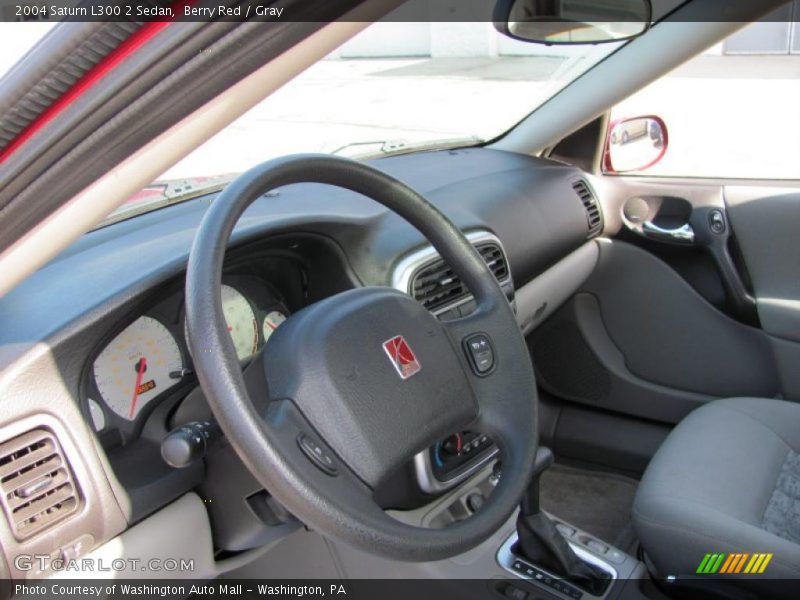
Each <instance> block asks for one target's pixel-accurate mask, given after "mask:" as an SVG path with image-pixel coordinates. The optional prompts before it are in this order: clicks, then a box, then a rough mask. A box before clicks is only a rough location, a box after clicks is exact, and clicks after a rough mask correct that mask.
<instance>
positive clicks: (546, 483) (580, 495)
mask: <svg viewBox="0 0 800 600" xmlns="http://www.w3.org/2000/svg"><path fill="white" fill-rule="evenodd" d="M636 486H637V482H636V480H634V479H629V478H627V477H623V476H621V475H615V474H613V473H602V472H598V471H589V470H586V469H577V468H574V467H567V466H562V465H554V466H553V467H551V468H550V469H548V470H547V471H545V473H544V474H543V475H542V479H541V491H540V494H541V505H542V508H543V509H544V510H546V511H547V512H549V513H550V514H552V515H554V516H555V517H557V518H559V519H561V520H563V521H565V522H567V523H569V524H571V525H574V526H575V527H578V528H580V529H583V530H584V531H586V532H588V533H591V534H592V535H594V536H597V537H598V538H600V539H601V540H603V541H604V542H607V543H609V544H612V545H614V546H616V547H617V548H619V549H621V550H623V551H631V550H632V549H633V547H634V546H635V545H636V540H635V534H634V531H633V525H632V523H631V508H632V506H633V496H634V494H635V493H636Z"/></svg>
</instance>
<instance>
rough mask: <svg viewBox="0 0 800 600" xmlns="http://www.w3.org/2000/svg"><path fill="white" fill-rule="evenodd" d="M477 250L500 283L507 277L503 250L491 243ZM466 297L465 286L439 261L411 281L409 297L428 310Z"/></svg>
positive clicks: (481, 245)
mask: <svg viewBox="0 0 800 600" xmlns="http://www.w3.org/2000/svg"><path fill="white" fill-rule="evenodd" d="M476 249H477V250H478V252H479V253H480V255H481V256H482V257H483V260H484V261H486V264H487V265H488V267H489V269H490V270H491V271H492V273H493V274H494V276H495V277H496V278H497V280H498V281H499V282H503V281H505V280H506V279H508V277H509V270H508V263H507V261H506V257H505V254H503V250H502V249H501V248H500V246H498V245H497V244H494V243H491V242H489V243H482V244H478V245H477V246H476ZM467 294H468V292H467V289H466V287H465V286H464V284H462V283H461V280H460V279H459V278H458V276H457V275H456V274H455V273H454V272H453V270H452V269H451V268H450V267H449V266H448V265H447V264H445V262H444V261H443V260H442V259H438V260H435V261H434V262H432V263H430V264H429V265H427V266H425V267H423V268H422V269H420V270H419V271H417V273H416V274H415V275H414V277H413V278H412V279H411V295H412V296H413V297H414V299H415V300H418V301H419V302H421V303H422V305H423V306H424V307H425V308H427V309H428V310H436V309H438V308H441V307H443V306H446V305H448V304H452V303H453V302H456V301H458V300H460V299H462V298H464V297H465V296H466V295H467Z"/></svg>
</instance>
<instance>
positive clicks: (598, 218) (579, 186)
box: [572, 179, 603, 238]
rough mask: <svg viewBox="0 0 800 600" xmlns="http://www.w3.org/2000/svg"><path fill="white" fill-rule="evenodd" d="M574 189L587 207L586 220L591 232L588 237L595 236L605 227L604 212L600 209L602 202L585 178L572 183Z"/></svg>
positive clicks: (584, 206) (585, 207)
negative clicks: (599, 201) (598, 200)
mask: <svg viewBox="0 0 800 600" xmlns="http://www.w3.org/2000/svg"><path fill="white" fill-rule="evenodd" d="M572 189H574V190H575V193H576V194H578V198H580V199H581V202H582V203H583V208H584V209H586V221H587V223H588V225H589V233H588V235H587V236H586V237H589V238H591V237H594V236H596V235H597V234H598V233H600V232H601V231H602V229H603V213H602V212H601V211H600V204H599V203H598V202H597V198H596V197H595V195H594V192H592V188H590V187H589V184H588V183H586V182H585V181H584V180H583V179H580V180H578V181H576V182H575V183H573V184H572Z"/></svg>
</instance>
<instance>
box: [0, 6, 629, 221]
mask: <svg viewBox="0 0 800 600" xmlns="http://www.w3.org/2000/svg"><path fill="white" fill-rule="evenodd" d="M36 31H37V32H38V31H39V30H36ZM3 45H4V46H5V44H3ZM619 46H620V43H610V44H601V45H585V46H584V45H578V46H545V45H540V44H530V43H525V42H521V41H517V40H513V39H510V38H507V37H505V36H502V35H500V34H499V33H497V32H496V31H495V29H494V27H493V25H492V23H396V22H386V23H375V24H373V25H371V26H369V27H367V28H366V29H365V30H364V31H362V32H361V33H360V34H359V35H357V36H356V37H354V38H353V39H351V40H349V41H348V42H347V43H345V44H344V45H343V46H342V47H340V48H339V49H338V50H337V51H335V52H334V53H333V54H331V55H330V56H328V57H327V58H326V59H325V60H322V61H320V62H318V63H317V64H315V65H313V66H312V67H311V68H309V69H308V70H307V71H305V72H304V73H302V74H300V75H299V76H298V77H296V78H295V79H294V80H292V81H291V82H289V83H288V84H287V85H285V86H284V87H283V88H281V89H280V90H278V91H277V92H275V93H274V94H272V95H271V96H270V97H268V98H266V99H265V100H264V101H262V102H261V103H260V104H258V105H257V106H255V107H254V108H253V109H252V110H250V111H249V112H247V113H246V114H245V115H243V116H242V117H240V118H239V119H238V120H237V121H235V122H234V123H232V124H231V125H230V126H228V127H227V128H226V129H225V130H223V131H222V132H220V133H219V134H218V135H216V136H215V137H214V138H212V139H211V140H209V141H208V142H206V143H205V144H203V145H202V146H200V147H199V148H198V149H197V150H195V151H194V152H193V153H192V154H190V155H189V156H187V157H186V158H185V159H183V160H182V161H180V162H179V163H178V164H176V165H175V166H174V167H172V168H171V169H169V170H168V171H167V172H166V173H164V174H163V175H162V176H161V177H160V178H159V180H158V181H157V182H154V183H153V185H152V186H150V187H148V188H147V189H145V190H143V191H142V192H140V193H139V194H137V195H136V196H134V197H133V198H132V199H130V200H129V201H128V202H126V203H125V204H123V205H122V206H121V207H120V208H119V209H117V210H116V211H115V212H114V213H112V214H111V215H109V217H108V218H107V219H106V220H105V221H104V222H103V223H102V224H101V226H102V225H105V224H107V223H109V222H113V221H118V220H121V219H124V218H128V217H130V216H133V215H136V214H139V213H141V212H146V211H149V210H153V209H156V208H159V207H161V206H164V205H166V204H170V203H173V202H176V201H180V200H183V199H187V198H190V197H194V196H196V195H198V194H200V193H203V192H204V191H208V190H213V189H219V188H221V187H222V186H223V185H224V183H225V182H226V181H228V180H230V179H231V178H232V177H233V176H234V175H235V174H237V173H240V172H242V171H244V170H246V169H248V168H250V167H252V166H253V165H255V164H258V163H260V162H263V161H264V160H268V159H270V158H274V157H277V156H282V155H286V154H292V153H296V152H323V153H335V154H339V155H345V156H351V157H361V156H370V155H373V156H374V155H386V154H391V153H396V152H403V151H409V150H413V149H418V148H429V147H433V148H436V147H454V146H468V145H475V144H478V143H481V142H484V141H487V140H491V139H494V138H496V137H498V136H500V135H502V134H503V133H504V132H505V131H507V130H508V129H510V128H511V127H513V126H514V125H515V124H516V123H518V122H519V121H520V120H521V119H522V118H524V117H525V116H526V115H527V114H529V113H530V112H531V111H533V110H535V109H536V108H537V107H539V106H540V105H541V104H543V103H544V102H545V101H547V100H548V99H549V98H551V97H552V96H553V95H555V94H556V93H558V92H559V91H560V90H561V89H562V88H563V87H564V86H566V85H568V84H569V83H570V82H572V81H573V80H574V79H575V78H577V77H578V76H580V75H581V74H582V73H584V72H585V71H586V70H588V69H589V68H591V67H592V66H594V65H595V64H596V63H597V62H599V61H600V60H602V59H603V58H604V57H606V56H607V55H608V54H610V53H611V52H613V51H615V50H616V49H617V48H619ZM9 50H11V48H9Z"/></svg>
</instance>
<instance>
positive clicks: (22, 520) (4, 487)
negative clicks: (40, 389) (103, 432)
mask: <svg viewBox="0 0 800 600" xmlns="http://www.w3.org/2000/svg"><path fill="white" fill-rule="evenodd" d="M0 493H2V504H3V509H4V510H5V512H6V516H7V517H8V521H9V525H10V526H11V529H12V531H13V532H14V535H15V537H16V538H17V539H18V540H24V539H27V538H29V537H31V536H32V535H34V534H36V533H39V532H41V531H43V530H45V529H47V528H49V527H50V526H52V525H55V524H56V523H57V522H59V521H61V520H63V519H65V518H67V517H68V516H69V515H71V514H73V513H75V512H76V511H77V510H78V508H79V506H80V494H79V492H78V489H77V486H76V485H75V482H74V478H73V476H72V472H71V471H70V468H69V465H68V464H67V462H66V461H65V459H64V454H63V452H62V451H61V447H60V446H59V445H58V440H56V438H55V436H54V435H53V434H52V433H51V432H50V431H48V430H46V429H34V430H33V431H29V432H28V433H25V434H23V435H21V436H19V437H16V438H14V439H13V440H9V441H7V442H5V443H3V444H0Z"/></svg>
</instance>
